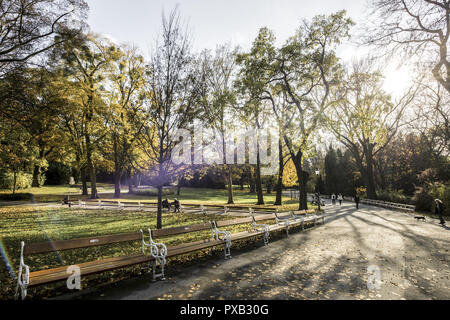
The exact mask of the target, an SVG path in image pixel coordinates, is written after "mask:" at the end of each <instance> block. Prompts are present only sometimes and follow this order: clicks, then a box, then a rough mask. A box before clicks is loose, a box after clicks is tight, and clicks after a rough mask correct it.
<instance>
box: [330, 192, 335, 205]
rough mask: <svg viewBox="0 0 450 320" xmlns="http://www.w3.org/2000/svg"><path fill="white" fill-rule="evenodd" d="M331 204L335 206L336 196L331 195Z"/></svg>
mask: <svg viewBox="0 0 450 320" xmlns="http://www.w3.org/2000/svg"><path fill="white" fill-rule="evenodd" d="M331 203H333V205H335V204H336V195H335V194H334V193H333V194H332V195H331Z"/></svg>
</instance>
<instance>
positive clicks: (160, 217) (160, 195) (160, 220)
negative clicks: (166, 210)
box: [156, 186, 162, 229]
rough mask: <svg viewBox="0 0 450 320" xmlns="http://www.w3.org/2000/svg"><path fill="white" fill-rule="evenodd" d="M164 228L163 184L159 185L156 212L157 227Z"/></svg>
mask: <svg viewBox="0 0 450 320" xmlns="http://www.w3.org/2000/svg"><path fill="white" fill-rule="evenodd" d="M161 228H162V186H158V212H157V214H156V229H161Z"/></svg>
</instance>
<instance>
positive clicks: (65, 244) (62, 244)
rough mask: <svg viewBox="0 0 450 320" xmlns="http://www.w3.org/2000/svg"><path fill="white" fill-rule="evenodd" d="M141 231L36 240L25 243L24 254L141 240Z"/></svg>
mask: <svg viewBox="0 0 450 320" xmlns="http://www.w3.org/2000/svg"><path fill="white" fill-rule="evenodd" d="M141 238H142V237H141V233H140V232H133V233H123V234H115V235H106V236H98V237H89V238H79V239H71V240H57V241H48V242H36V243H29V244H25V248H24V255H30V254H35V253H47V252H53V251H63V250H70V249H78V248H88V247H94V246H99V245H105V244H113V243H118V242H126V241H135V240H140V239H141Z"/></svg>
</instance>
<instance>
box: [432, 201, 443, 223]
mask: <svg viewBox="0 0 450 320" xmlns="http://www.w3.org/2000/svg"><path fill="white" fill-rule="evenodd" d="M434 202H435V203H436V209H435V210H434V212H435V213H436V214H437V215H438V216H439V220H441V221H440V222H439V224H441V225H445V220H444V212H445V205H444V203H443V202H442V201H441V200H439V199H436V200H434Z"/></svg>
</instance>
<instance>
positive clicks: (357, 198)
mask: <svg viewBox="0 0 450 320" xmlns="http://www.w3.org/2000/svg"><path fill="white" fill-rule="evenodd" d="M355 203H356V209H359V196H358V195H356V196H355Z"/></svg>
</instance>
